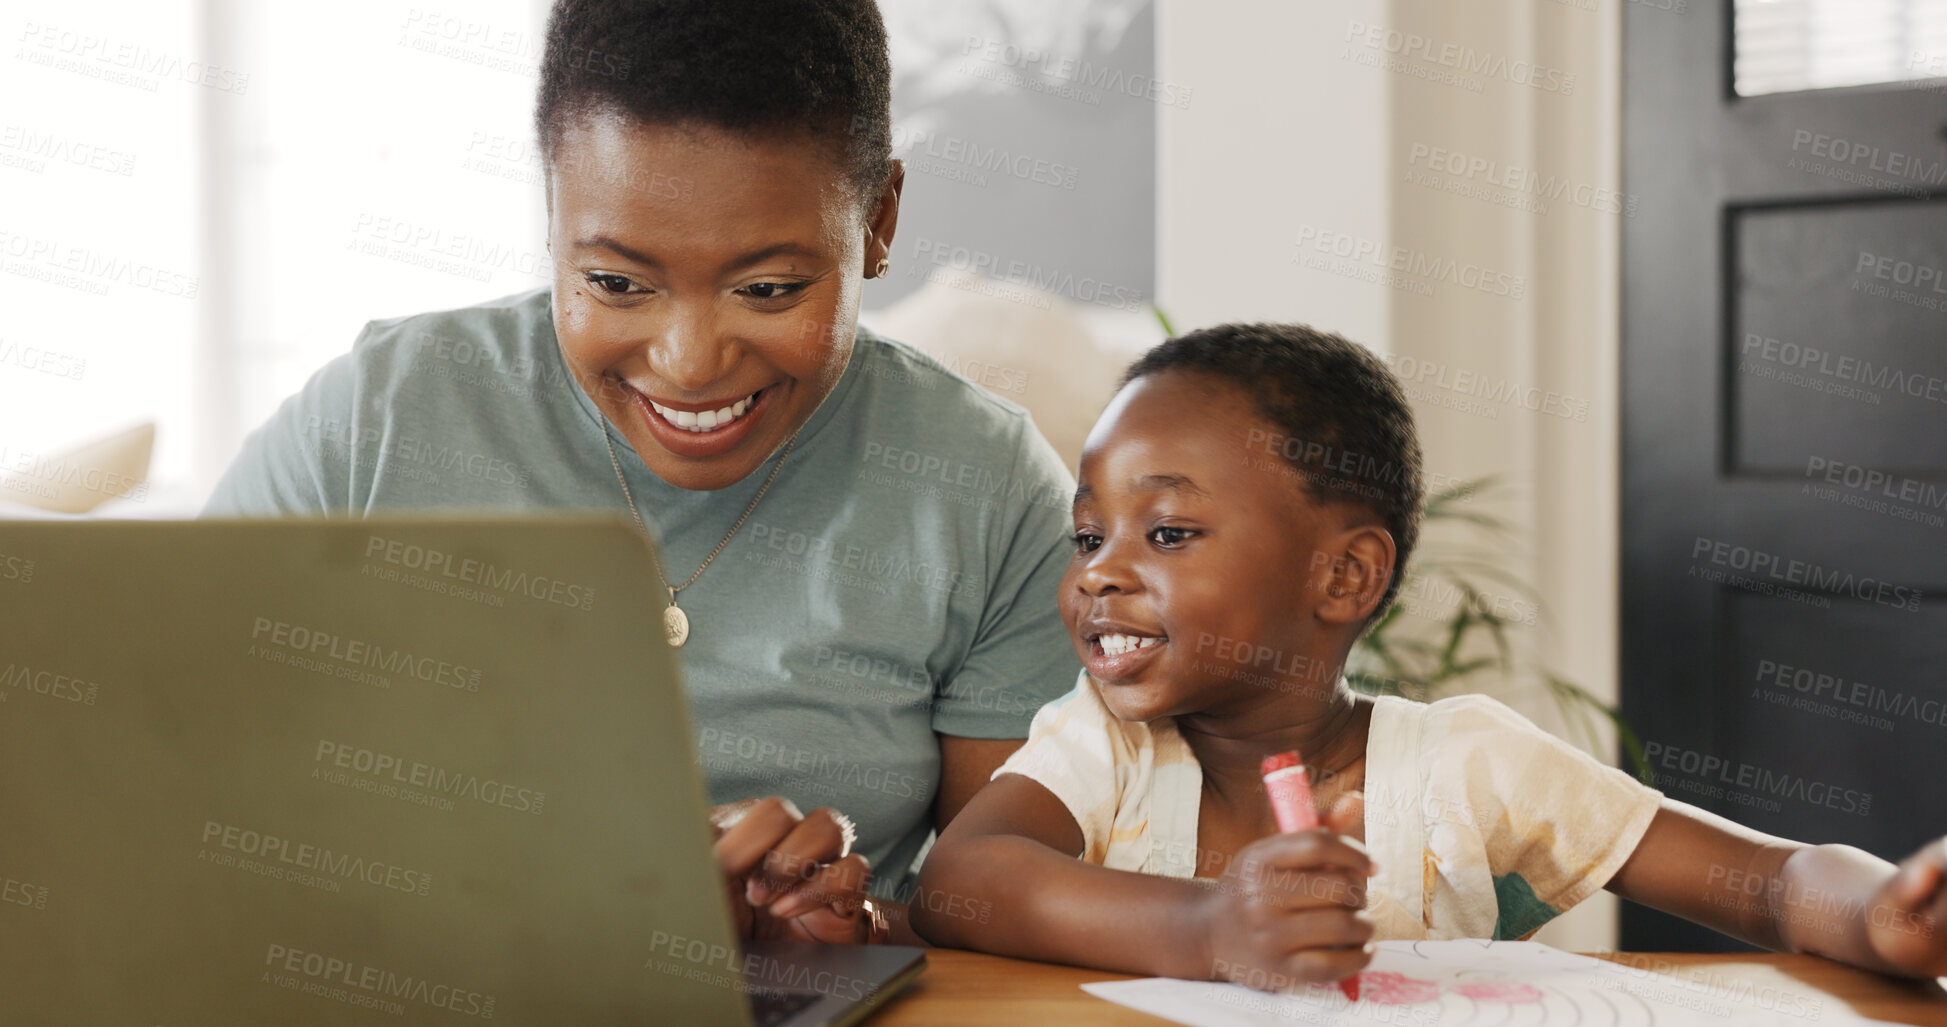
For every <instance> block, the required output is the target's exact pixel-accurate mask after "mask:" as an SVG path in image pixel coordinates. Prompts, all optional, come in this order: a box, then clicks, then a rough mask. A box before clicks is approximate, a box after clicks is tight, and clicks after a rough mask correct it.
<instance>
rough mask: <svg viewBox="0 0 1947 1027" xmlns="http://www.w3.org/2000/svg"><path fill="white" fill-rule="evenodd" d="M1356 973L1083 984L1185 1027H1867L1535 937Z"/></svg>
mask: <svg viewBox="0 0 1947 1027" xmlns="http://www.w3.org/2000/svg"><path fill="white" fill-rule="evenodd" d="M1377 949H1378V951H1377V952H1376V953H1375V954H1374V956H1373V958H1372V963H1371V965H1369V966H1367V967H1366V969H1365V970H1364V971H1363V972H1362V973H1361V974H1360V976H1359V986H1360V995H1359V1001H1358V1002H1349V1001H1347V1000H1346V998H1345V996H1344V995H1342V994H1340V993H1339V991H1338V989H1337V988H1336V987H1301V988H1299V989H1297V990H1295V991H1292V992H1289V993H1286V994H1271V993H1268V992H1264V991H1259V990H1255V989H1252V988H1247V987H1244V986H1243V985H1238V984H1213V983H1208V982H1199V981H1178V980H1171V979H1169V978H1166V977H1152V978H1148V979H1146V980H1140V981H1103V982H1099V983H1095V984H1084V985H1082V989H1083V990H1084V991H1087V992H1088V993H1089V994H1091V995H1094V996H1096V997H1098V998H1104V999H1107V1000H1109V1001H1111V1002H1114V1003H1117V1004H1119V1005H1124V1006H1128V1007H1130V1008H1132V1009H1138V1010H1141V1011H1143V1012H1145V1013H1149V1014H1151V1015H1154V1016H1160V1017H1163V1018H1165V1019H1169V1020H1175V1021H1176V1022H1178V1023H1183V1024H1190V1025H1192V1027H1268V1025H1272V1024H1279V1025H1283V1024H1292V1023H1304V1024H1328V1025H1338V1024H1345V1025H1353V1024H1384V1025H1388V1027H1436V1025H1437V1027H1473V1025H1477V1024H1478V1025H1489V1024H1491V1025H1493V1027H1529V1025H1542V1024H1575V1025H1577V1027H1649V1025H1652V1024H1654V1025H1657V1027H1686V1025H1690V1024H1709V1025H1711V1027H1721V1025H1723V1024H1727V1023H1729V1024H1800V1025H1806V1027H1811V1025H1814V1024H1816V1025H1817V1027H1832V1025H1835V1024H1844V1025H1856V1024H1873V1023H1880V1022H1882V1021H1877V1020H1863V1019H1860V1018H1858V1017H1855V1016H1852V1015H1851V1014H1850V1013H1848V1012H1847V1011H1846V1010H1845V1008H1844V1006H1843V1005H1841V1004H1840V1003H1839V1002H1838V1001H1837V1000H1836V999H1833V998H1831V997H1830V996H1827V995H1825V994H1823V993H1821V992H1818V991H1814V990H1811V989H1808V988H1806V987H1804V986H1803V985H1802V984H1800V983H1799V982H1796V981H1791V980H1789V979H1787V978H1782V977H1781V978H1780V979H1781V982H1782V983H1781V984H1779V985H1771V984H1764V983H1760V984H1751V983H1749V982H1746V981H1742V980H1738V979H1734V978H1730V977H1726V976H1723V975H1715V974H1711V973H1708V972H1699V973H1693V974H1688V975H1678V976H1670V975H1665V974H1662V973H1658V972H1656V971H1654V970H1649V969H1642V968H1638V967H1633V966H1623V965H1618V964H1615V963H1611V962H1607V961H1605V960H1600V959H1593V958H1590V957H1588V956H1578V955H1575V954H1574V953H1571V952H1563V951H1562V950H1561V949H1557V948H1553V947H1551V946H1548V945H1543V944H1540V943H1539V942H1532V941H1480V940H1466V941H1384V942H1380V943H1379V944H1378V946H1377Z"/></svg>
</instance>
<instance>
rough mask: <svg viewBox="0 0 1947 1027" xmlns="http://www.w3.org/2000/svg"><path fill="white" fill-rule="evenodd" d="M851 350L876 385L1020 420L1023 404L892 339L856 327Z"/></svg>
mask: <svg viewBox="0 0 1947 1027" xmlns="http://www.w3.org/2000/svg"><path fill="white" fill-rule="evenodd" d="M857 339H858V341H857V344H856V345H855V347H854V353H855V354H856V357H857V359H858V360H859V361H860V364H859V374H860V376H861V378H864V379H868V380H871V381H873V382H874V383H876V384H878V385H880V386H882V387H891V388H893V389H899V388H904V389H905V390H907V395H908V397H909V398H910V399H911V400H912V401H913V402H914V403H915V404H922V405H926V406H930V407H942V408H945V409H948V410H951V411H953V412H954V413H956V414H960V415H962V416H967V417H974V418H982V419H986V420H989V421H992V422H993V423H996V424H1022V423H1025V422H1027V420H1028V419H1029V417H1028V411H1027V408H1026V407H1023V406H1021V405H1020V404H1018V403H1014V402H1012V401H1010V400H1008V399H1006V398H1004V397H1001V396H997V395H995V394H994V393H993V392H992V391H990V390H989V389H986V388H983V387H982V386H981V385H980V384H979V383H977V382H974V381H972V380H970V379H968V378H967V377H965V376H963V375H961V374H959V373H957V372H956V371H954V370H953V369H952V368H950V367H948V366H946V365H945V364H943V363H941V362H940V361H939V360H938V359H936V358H934V357H933V356H931V355H929V354H927V353H926V352H924V351H922V350H920V349H919V348H918V347H916V346H912V345H908V344H907V343H904V342H900V341H899V340H897V339H892V338H888V337H887V336H884V335H881V334H879V333H878V332H875V331H873V330H872V329H870V328H867V327H866V326H864V325H860V326H859V330H858V336H857Z"/></svg>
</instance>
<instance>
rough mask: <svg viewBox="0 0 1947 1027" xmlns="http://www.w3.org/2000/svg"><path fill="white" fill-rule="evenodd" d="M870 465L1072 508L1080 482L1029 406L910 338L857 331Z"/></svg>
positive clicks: (860, 406)
mask: <svg viewBox="0 0 1947 1027" xmlns="http://www.w3.org/2000/svg"><path fill="white" fill-rule="evenodd" d="M853 360H854V362H855V368H854V370H855V372H856V374H857V375H858V381H857V386H858V391H859V392H860V393H862V395H861V396H860V397H858V398H859V399H862V400H864V401H863V402H854V403H853V404H851V405H852V407H853V408H854V409H855V410H856V411H858V416H859V418H860V425H861V427H862V428H863V430H864V435H863V437H862V439H861V440H859V441H860V445H861V446H862V449H861V459H862V460H863V461H864V464H865V466H864V467H863V468H862V470H864V471H868V472H872V473H879V472H882V471H883V472H888V473H894V472H896V473H898V474H904V475H909V476H910V475H918V476H920V477H921V478H924V479H925V480H926V481H927V482H928V483H929V484H930V485H937V486H940V487H943V488H946V489H947V490H948V491H951V492H954V493H959V492H969V493H971V494H974V495H976V496H994V497H999V496H1013V497H1015V498H1025V499H1026V500H1028V501H1029V502H1031V503H1032V502H1042V501H1045V502H1046V503H1047V504H1048V505H1050V506H1051V507H1058V508H1059V509H1060V510H1061V512H1063V513H1064V514H1065V513H1066V512H1067V510H1068V503H1069V499H1070V496H1069V493H1071V492H1072V491H1073V490H1074V487H1075V486H1074V481H1073V479H1072V478H1071V477H1070V476H1069V473H1068V470H1067V467H1066V465H1064V464H1063V463H1062V460H1061V457H1060V456H1058V455H1057V454H1056V453H1055V451H1054V448H1053V447H1052V446H1050V445H1049V444H1048V440H1047V439H1046V438H1044V437H1043V436H1042V434H1041V432H1040V431H1039V430H1037V429H1036V427H1035V425H1034V421H1033V418H1032V417H1030V416H1029V414H1028V411H1027V410H1026V409H1025V408H1023V407H1022V406H1020V405H1019V404H1017V403H1013V402H1010V401H1009V400H1007V399H1005V398H1003V397H1000V396H996V395H994V394H993V393H992V392H990V391H988V390H987V389H985V388H982V387H981V386H980V385H978V384H976V383H974V382H972V381H969V380H968V379H967V378H965V377H963V376H961V375H959V374H956V373H954V371H953V370H952V369H951V368H949V367H947V366H946V365H944V364H942V363H940V362H939V361H938V360H935V359H934V358H932V357H931V356H928V355H927V354H925V353H923V352H921V351H920V350H918V349H916V348H914V347H912V346H909V345H907V344H905V343H903V342H897V341H894V340H892V339H888V338H886V337H885V336H882V335H879V334H877V333H875V332H872V331H870V330H868V329H866V328H865V327H864V326H861V327H860V328H859V333H858V341H857V343H856V345H855V346H854V349H853Z"/></svg>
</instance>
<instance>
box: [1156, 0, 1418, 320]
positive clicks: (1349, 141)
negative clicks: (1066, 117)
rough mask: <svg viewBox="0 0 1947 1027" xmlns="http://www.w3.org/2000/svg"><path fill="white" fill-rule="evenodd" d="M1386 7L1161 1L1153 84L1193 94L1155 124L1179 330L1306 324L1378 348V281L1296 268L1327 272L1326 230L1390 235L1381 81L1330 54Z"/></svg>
mask: <svg viewBox="0 0 1947 1027" xmlns="http://www.w3.org/2000/svg"><path fill="white" fill-rule="evenodd" d="M1385 7H1386V5H1385V3H1384V2H1382V0H1344V2H1333V3H1324V4H1319V3H1288V2H1280V0H1260V2H1254V3H1233V4H1207V3H1195V2H1191V0H1158V3H1157V7H1156V18H1157V31H1156V51H1157V71H1158V75H1159V77H1161V78H1163V79H1164V80H1166V81H1171V82H1176V83H1180V84H1181V85H1183V86H1186V87H1188V88H1190V89H1191V90H1192V95H1191V101H1190V103H1189V105H1188V106H1187V107H1184V108H1172V107H1161V108H1159V112H1158V125H1157V142H1158V148H1159V152H1158V155H1157V164H1158V166H1157V176H1156V177H1157V239H1156V251H1157V272H1156V290H1157V296H1158V302H1159V304H1160V305H1161V306H1162V307H1163V309H1164V310H1165V311H1166V312H1168V314H1169V315H1170V317H1171V318H1172V320H1174V322H1175V324H1176V327H1177V329H1178V330H1179V331H1183V330H1188V329H1190V328H1194V327H1198V326H1201V325H1209V324H1216V323H1219V322H1223V321H1242V320H1277V321H1303V322H1306V323H1308V324H1311V325H1314V326H1316V327H1318V328H1323V329H1327V330H1331V331H1336V332H1339V333H1341V334H1343V335H1345V336H1347V337H1348V338H1351V339H1354V340H1356V341H1358V342H1362V343H1365V344H1366V345H1368V346H1371V347H1373V348H1375V349H1380V350H1384V349H1386V348H1388V346H1389V345H1390V340H1389V337H1388V332H1389V311H1388V291H1389V290H1388V289H1387V288H1386V287H1385V286H1383V285H1377V284H1372V283H1369V282H1365V281H1360V280H1357V279H1353V278H1348V277H1344V276H1342V275H1339V274H1334V273H1332V271H1331V270H1329V269H1327V270H1320V269H1314V268H1309V267H1306V266H1304V265H1302V264H1299V263H1296V262H1295V260H1294V258H1296V257H1297V256H1299V255H1300V254H1301V253H1302V254H1303V255H1305V256H1308V257H1312V258H1321V257H1322V258H1324V259H1325V262H1326V264H1327V265H1328V267H1329V265H1330V263H1331V262H1332V260H1333V259H1334V258H1333V256H1332V254H1331V253H1330V252H1329V250H1328V251H1325V252H1321V251H1319V250H1317V249H1314V248H1311V247H1312V246H1313V245H1315V244H1316V243H1317V242H1318V240H1319V239H1320V238H1325V236H1324V233H1340V234H1341V235H1343V236H1346V237H1348V238H1349V240H1350V242H1351V244H1352V245H1355V246H1357V245H1367V246H1371V245H1380V244H1383V242H1384V240H1386V239H1387V238H1388V235H1389V223H1388V222H1389V213H1388V209H1389V196H1388V185H1387V176H1386V173H1385V162H1386V155H1387V147H1388V145H1389V139H1388V135H1387V119H1386V112H1387V104H1388V95H1389V90H1390V88H1391V83H1390V82H1388V81H1387V77H1386V76H1385V75H1384V74H1382V73H1380V72H1378V71H1376V70H1373V69H1369V68H1364V67H1360V66H1357V65H1354V64H1351V63H1348V62H1347V61H1345V60H1343V59H1341V56H1340V55H1341V53H1342V51H1343V48H1344V44H1343V42H1342V37H1343V36H1344V35H1345V33H1346V29H1347V25H1348V23H1350V22H1353V21H1363V22H1378V21H1381V20H1383V14H1384V10H1385ZM1301 239H1303V240H1305V241H1306V243H1307V245H1306V247H1305V248H1303V249H1301V247H1300V240H1301ZM1328 241H1329V240H1328Z"/></svg>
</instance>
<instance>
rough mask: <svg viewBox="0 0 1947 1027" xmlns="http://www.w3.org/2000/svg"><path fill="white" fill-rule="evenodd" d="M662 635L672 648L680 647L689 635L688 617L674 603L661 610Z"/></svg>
mask: <svg viewBox="0 0 1947 1027" xmlns="http://www.w3.org/2000/svg"><path fill="white" fill-rule="evenodd" d="M663 637H664V638H666V639H668V640H669V646H670V648H672V649H680V648H682V646H683V642H684V641H685V640H687V639H688V638H689V637H690V618H689V614H686V613H684V612H683V611H682V609H681V608H680V607H678V606H677V605H676V604H675V603H671V604H669V606H668V607H667V608H665V609H664V610H663Z"/></svg>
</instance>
